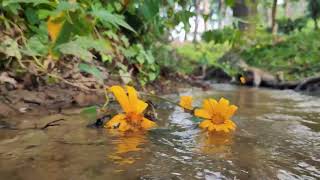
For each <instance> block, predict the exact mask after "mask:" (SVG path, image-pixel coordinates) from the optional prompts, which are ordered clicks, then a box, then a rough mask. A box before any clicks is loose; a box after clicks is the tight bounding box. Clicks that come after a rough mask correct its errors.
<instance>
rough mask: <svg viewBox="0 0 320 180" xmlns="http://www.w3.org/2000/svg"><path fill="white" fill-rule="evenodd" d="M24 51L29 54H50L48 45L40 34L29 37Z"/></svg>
mask: <svg viewBox="0 0 320 180" xmlns="http://www.w3.org/2000/svg"><path fill="white" fill-rule="evenodd" d="M22 52H23V53H24V54H26V55H29V56H41V55H42V56H43V55H46V54H48V46H47V45H46V44H44V43H43V42H42V41H41V39H40V38H39V37H38V36H33V37H31V38H30V39H28V41H27V44H26V47H25V48H24V49H23V50H22Z"/></svg>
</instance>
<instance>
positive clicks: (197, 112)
mask: <svg viewBox="0 0 320 180" xmlns="http://www.w3.org/2000/svg"><path fill="white" fill-rule="evenodd" d="M194 115H195V116H198V117H201V118H204V119H210V118H211V115H210V112H208V110H207V109H196V110H195V111H194Z"/></svg>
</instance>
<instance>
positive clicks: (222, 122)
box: [194, 98, 238, 133]
mask: <svg viewBox="0 0 320 180" xmlns="http://www.w3.org/2000/svg"><path fill="white" fill-rule="evenodd" d="M237 109H238V107H237V106H235V105H229V101H228V100H226V99H224V98H221V99H220V100H219V102H217V101H216V100H215V99H212V98H209V99H205V100H204V101H203V105H202V108H200V109H196V110H195V112H194V114H195V116H198V117H201V118H204V119H205V120H203V121H202V122H201V123H200V124H199V127H200V128H202V129H205V130H208V131H209V132H219V131H224V132H226V133H227V132H229V131H230V130H235V128H236V125H235V123H234V122H232V120H230V118H231V117H232V116H233V114H234V113H235V112H236V111H237Z"/></svg>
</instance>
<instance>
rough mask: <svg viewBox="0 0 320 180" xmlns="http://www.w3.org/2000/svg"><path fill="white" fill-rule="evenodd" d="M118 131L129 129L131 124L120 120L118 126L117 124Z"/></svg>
mask: <svg viewBox="0 0 320 180" xmlns="http://www.w3.org/2000/svg"><path fill="white" fill-rule="evenodd" d="M118 129H119V131H128V130H129V129H131V126H130V125H129V124H128V123H127V121H125V120H124V121H121V123H120V126H119V128H118Z"/></svg>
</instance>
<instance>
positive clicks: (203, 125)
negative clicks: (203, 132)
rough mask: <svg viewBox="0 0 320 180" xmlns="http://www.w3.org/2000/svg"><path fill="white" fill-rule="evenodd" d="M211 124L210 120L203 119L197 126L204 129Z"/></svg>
mask: <svg viewBox="0 0 320 180" xmlns="http://www.w3.org/2000/svg"><path fill="white" fill-rule="evenodd" d="M211 125H212V122H211V121H210V120H204V121H202V122H201V123H200V124H199V127H200V128H202V129H206V128H208V127H209V126H211Z"/></svg>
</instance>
